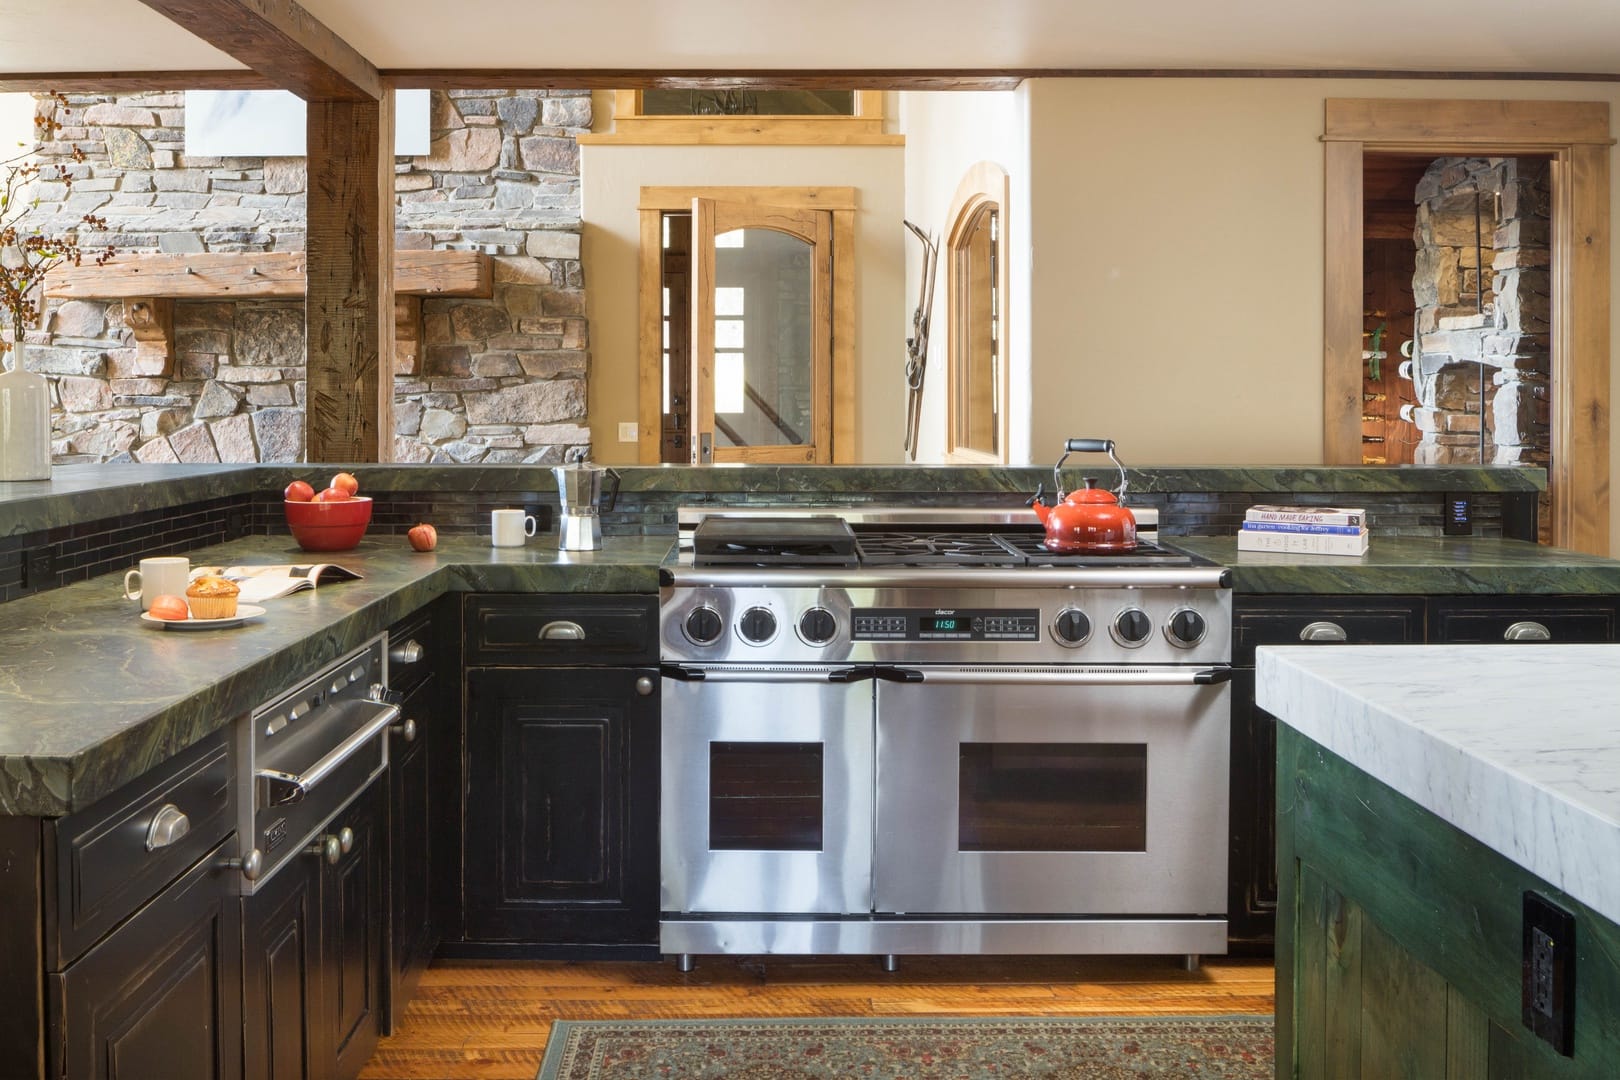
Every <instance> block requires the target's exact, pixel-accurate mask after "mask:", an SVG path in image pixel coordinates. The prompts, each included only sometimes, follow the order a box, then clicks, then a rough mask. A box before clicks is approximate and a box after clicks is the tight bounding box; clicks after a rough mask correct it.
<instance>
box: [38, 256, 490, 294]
mask: <svg viewBox="0 0 1620 1080" xmlns="http://www.w3.org/2000/svg"><path fill="white" fill-rule="evenodd" d="M306 263H307V259H306V258H305V255H304V253H303V252H302V251H272V252H257V251H241V252H237V251H227V252H209V253H205V254H197V255H139V254H129V255H115V256H113V257H112V258H111V259H108V260H107V262H106V263H105V264H104V265H102V266H94V265H90V264H86V265H84V266H61V267H58V268H57V269H55V270H52V271H51V272H50V275H49V276H48V277H46V279H45V295H46V296H48V297H51V298H53V299H80V300H133V299H141V298H146V297H156V296H164V297H171V298H174V299H179V300H232V299H238V300H296V299H298V298H300V297H302V296H303V295H304V277H305V274H304V268H305V265H306ZM394 291H395V292H397V293H408V294H411V295H421V296H477V297H488V296H491V295H493V294H494V260H492V259H491V258H490V257H489V256H488V255H486V254H484V253H483V252H481V251H398V252H395V253H394Z"/></svg>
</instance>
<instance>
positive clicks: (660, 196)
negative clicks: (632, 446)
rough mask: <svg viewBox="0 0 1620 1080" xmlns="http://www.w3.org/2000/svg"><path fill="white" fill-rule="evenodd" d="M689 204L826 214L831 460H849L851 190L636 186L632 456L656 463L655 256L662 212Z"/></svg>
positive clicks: (659, 367) (660, 307)
mask: <svg viewBox="0 0 1620 1080" xmlns="http://www.w3.org/2000/svg"><path fill="white" fill-rule="evenodd" d="M693 199H723V200H727V201H733V202H736V201H743V202H757V203H768V204H770V205H773V206H789V207H794V208H796V209H804V210H830V211H832V258H833V263H832V266H833V280H832V460H833V462H834V463H835V464H840V465H842V464H849V463H850V462H853V461H854V460H855V409H856V405H855V272H856V270H855V211H856V209H857V204H856V192H855V189H854V188H852V187H761V186H749V187H725V186H717V185H703V186H698V187H644V188H642V189H641V195H640V200H639V202H638V204H637V210H638V211H639V212H640V217H641V246H640V251H639V270H638V272H637V280H638V297H639V302H638V307H637V310H638V318H637V323H638V326H637V331H636V369H637V379H636V381H637V393H636V423H637V439H636V457H637V460H638V461H640V463H641V464H643V465H657V464H658V463H659V461H660V448H659V435H660V430H661V429H662V427H663V423H662V420H661V417H662V416H663V400H664V394H663V391H664V386H663V363H662V359H661V355H662V351H663V350H662V344H663V340H664V333H663V317H664V304H663V292H662V289H661V286H660V283H661V281H662V280H663V277H662V268H661V257H662V253H663V242H664V229H663V215H664V213H665V212H666V211H685V212H690V211H691V209H692V200H693Z"/></svg>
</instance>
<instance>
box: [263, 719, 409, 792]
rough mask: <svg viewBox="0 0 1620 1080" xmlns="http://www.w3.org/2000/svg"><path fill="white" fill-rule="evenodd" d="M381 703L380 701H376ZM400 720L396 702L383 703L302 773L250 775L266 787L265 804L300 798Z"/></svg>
mask: <svg viewBox="0 0 1620 1080" xmlns="http://www.w3.org/2000/svg"><path fill="white" fill-rule="evenodd" d="M379 704H380V703H379ZM398 719H399V706H398V705H382V707H381V709H380V710H379V711H378V713H377V715H376V716H373V717H372V718H371V719H369V720H367V721H366V722H365V723H363V724H361V725H360V726H359V727H358V728H355V729H354V731H353V732H351V733H350V734H349V736H348V737H347V738H346V739H344V740H343V741H342V742H340V743H338V744H337V745H336V746H334V747H332V749H330V750H328V751H327V752H326V754H325V755H324V756H322V757H321V759H320V760H319V761H317V762H316V763H315V764H314V765H311V766H310V767H309V769H308V770H307V771H305V772H302V773H289V772H282V771H281V770H280V769H257V770H255V771H254V773H253V776H254V778H255V779H256V780H259V781H260V782H262V783H264V784H266V785H267V786H268V788H269V798H268V799H266V800H265V802H266V804H267V805H270V806H280V805H282V804H284V803H295V802H299V801H301V800H302V799H303V798H304V796H305V795H307V794H308V793H309V791H310V789H311V788H313V787H315V786H316V785H317V784H319V783H320V782H321V781H322V780H325V779H326V778H327V777H328V776H331V775H332V774H333V773H334V772H336V771H337V770H338V769H340V768H342V767H343V764H344V762H346V761H348V760H349V759H350V758H352V757H354V755H356V754H358V753H359V752H360V750H361V748H362V747H364V746H365V745H366V743H368V742H370V741H371V740H372V739H375V738H376V737H377V736H378V735H379V734H381V733H382V732H383V731H384V730H386V729H387V728H388V726H389V725H391V724H392V723H393V722H394V721H396V720H398Z"/></svg>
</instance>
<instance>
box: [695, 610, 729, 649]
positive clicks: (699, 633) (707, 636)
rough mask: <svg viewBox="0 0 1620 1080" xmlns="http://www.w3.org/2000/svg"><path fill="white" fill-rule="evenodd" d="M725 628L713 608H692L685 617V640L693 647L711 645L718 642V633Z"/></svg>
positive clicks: (718, 614) (723, 622)
mask: <svg viewBox="0 0 1620 1080" xmlns="http://www.w3.org/2000/svg"><path fill="white" fill-rule="evenodd" d="M725 628H726V624H725V621H724V620H722V619H721V618H720V613H719V612H718V611H716V610H714V608H712V607H709V606H707V605H705V606H703V607H700V608H694V609H693V611H692V613H691V614H689V615H688V616H687V617H686V626H685V630H686V640H688V641H690V642H691V643H692V644H694V645H713V644H714V643H715V642H716V641H718V640H720V632H721V631H722V630H724V629H725Z"/></svg>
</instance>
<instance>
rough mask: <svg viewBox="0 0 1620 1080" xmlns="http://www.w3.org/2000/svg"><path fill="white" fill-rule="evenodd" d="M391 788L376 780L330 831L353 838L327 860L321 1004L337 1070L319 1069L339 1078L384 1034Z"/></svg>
mask: <svg viewBox="0 0 1620 1080" xmlns="http://www.w3.org/2000/svg"><path fill="white" fill-rule="evenodd" d="M386 793H387V786H386V785H385V784H382V783H373V784H372V785H371V786H370V787H368V788H367V789H366V790H365V792H363V793H362V794H361V795H360V796H359V797H358V798H356V799H355V800H354V802H352V803H350V804H349V806H348V807H347V808H346V809H344V810H343V811H342V812H341V813H339V814H338V815H337V816H336V817H335V818H333V819H332V822H331V824H330V826H329V827H328V829H327V833H328V834H329V835H333V836H342V837H345V838H347V837H349V836H350V835H352V842H351V843H350V845H349V850H348V851H347V852H346V853H344V854H343V855H341V856H340V858H339V859H338V861H337V862H336V863H327V862H324V861H323V862H322V864H321V865H322V867H323V869H322V881H321V965H322V973H321V974H322V979H321V999H322V1000H321V1010H322V1014H323V1017H322V1019H323V1021H324V1022H325V1023H326V1024H327V1025H328V1027H327V1033H328V1034H327V1040H326V1045H327V1046H329V1047H330V1048H331V1053H330V1056H329V1058H328V1062H329V1064H330V1066H331V1070H330V1072H326V1073H323V1074H321V1075H326V1076H333V1077H336V1078H338V1080H346V1078H349V1077H354V1076H358V1075H359V1074H360V1069H361V1067H362V1066H364V1065H365V1063H366V1061H367V1059H369V1058H370V1057H371V1053H372V1051H373V1050H375V1049H376V1048H377V1039H378V1037H379V1036H380V1035H381V1034H382V979H383V965H384V964H385V963H386V953H385V951H384V935H383V919H384V912H383V869H384V867H385V866H386V865H387V862H386V860H387V852H388V837H387V830H386V827H385V823H386V820H387V819H386V813H385V810H384V804H383V801H382V800H383V799H384V798H385V797H386Z"/></svg>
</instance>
